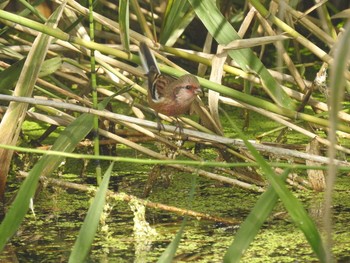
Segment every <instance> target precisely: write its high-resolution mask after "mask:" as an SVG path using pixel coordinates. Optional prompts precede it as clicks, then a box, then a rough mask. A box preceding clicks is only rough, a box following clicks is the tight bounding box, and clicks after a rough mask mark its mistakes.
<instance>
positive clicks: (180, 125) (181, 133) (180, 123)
mask: <svg viewBox="0 0 350 263" xmlns="http://www.w3.org/2000/svg"><path fill="white" fill-rule="evenodd" d="M175 119H176V128H175V130H174V133H176V130H177V129H179V136H180V138H181V139H187V136H186V135H185V134H184V126H183V124H182V122H181V121H180V119H179V118H178V117H175Z"/></svg>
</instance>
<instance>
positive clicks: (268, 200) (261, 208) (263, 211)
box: [224, 170, 289, 263]
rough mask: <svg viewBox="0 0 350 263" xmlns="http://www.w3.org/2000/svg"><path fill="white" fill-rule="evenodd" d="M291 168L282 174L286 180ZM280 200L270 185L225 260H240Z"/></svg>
mask: <svg viewBox="0 0 350 263" xmlns="http://www.w3.org/2000/svg"><path fill="white" fill-rule="evenodd" d="M288 173H289V170H285V172H284V173H283V174H282V175H281V178H283V179H284V180H285V179H286V178H287V176H288ZM277 201H278V195H277V194H276V192H275V190H274V189H273V187H271V186H270V187H269V188H268V189H267V190H266V192H265V193H263V194H262V195H261V196H260V198H259V200H258V201H257V202H256V204H255V206H254V208H253V209H252V210H251V212H250V213H249V215H248V216H247V218H246V219H245V220H244V222H243V223H242V224H241V225H240V227H239V230H238V231H237V234H236V235H235V239H234V240H233V242H232V244H231V245H230V247H229V249H228V250H227V252H226V254H225V256H224V262H225V263H226V262H239V261H240V259H241V257H242V255H243V253H244V251H246V250H247V248H248V246H249V244H250V243H251V242H252V241H253V239H254V237H255V236H256V235H257V234H258V232H259V230H260V228H261V226H262V224H263V223H264V222H265V220H266V218H267V217H268V216H269V215H270V214H271V212H272V210H273V208H274V207H275V205H276V203H277Z"/></svg>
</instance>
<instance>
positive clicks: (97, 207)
mask: <svg viewBox="0 0 350 263" xmlns="http://www.w3.org/2000/svg"><path fill="white" fill-rule="evenodd" d="M112 169H113V163H112V164H111V165H110V166H109V167H108V169H107V171H106V173H105V174H104V176H103V180H102V183H101V185H100V187H99V188H98V190H97V192H96V196H95V199H94V201H93V203H92V204H91V206H90V208H89V211H88V212H87V215H86V217H85V220H84V223H83V225H82V226H81V228H80V231H79V235H78V238H77V240H76V241H75V244H74V247H73V250H72V253H71V254H70V257H69V262H85V259H86V257H87V256H88V253H89V251H90V248H91V245H92V242H93V240H94V237H95V234H96V231H97V227H98V224H99V221H100V216H101V214H102V211H103V207H104V205H105V199H106V194H107V190H108V184H109V179H110V177H111V173H112Z"/></svg>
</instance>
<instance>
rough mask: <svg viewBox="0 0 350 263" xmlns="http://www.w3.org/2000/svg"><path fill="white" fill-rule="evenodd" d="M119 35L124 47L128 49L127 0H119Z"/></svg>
mask: <svg viewBox="0 0 350 263" xmlns="http://www.w3.org/2000/svg"><path fill="white" fill-rule="evenodd" d="M119 25H120V36H121V41H122V45H123V47H124V49H125V50H126V51H127V52H129V51H130V37H129V0H122V1H119Z"/></svg>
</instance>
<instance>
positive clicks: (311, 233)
mask: <svg viewBox="0 0 350 263" xmlns="http://www.w3.org/2000/svg"><path fill="white" fill-rule="evenodd" d="M229 120H230V119H229ZM231 125H232V126H233V127H234V128H235V130H236V132H237V134H238V136H239V137H240V138H241V139H242V140H243V141H244V143H245V145H246V147H247V148H248V150H249V151H250V153H251V154H252V155H253V156H254V158H255V161H256V162H257V163H258V164H259V166H260V168H261V170H262V172H263V174H264V175H265V176H266V177H267V179H268V181H269V183H270V185H271V186H272V187H273V189H274V191H275V192H276V193H277V195H278V197H279V198H280V199H281V201H282V202H283V204H284V206H285V208H286V209H287V211H288V214H289V215H290V217H291V218H292V220H293V222H294V223H295V224H296V226H297V227H298V228H299V229H300V230H301V231H302V232H303V233H304V235H305V237H306V239H307V241H308V242H309V244H310V246H311V248H312V250H313V251H314V253H315V254H316V256H317V257H318V259H319V260H320V262H325V255H326V250H325V247H324V245H323V242H322V239H321V235H320V233H319V232H318V230H317V228H316V225H315V223H314V222H313V221H312V219H311V217H310V216H309V215H308V213H307V212H306V210H305V208H304V207H303V205H302V203H301V202H300V201H299V200H298V199H297V198H296V197H295V196H294V195H293V194H292V193H291V192H290V190H289V189H288V188H287V186H286V185H285V183H284V180H283V179H282V178H281V177H280V176H278V175H276V173H275V172H274V170H273V168H272V167H271V166H270V165H269V164H268V163H267V162H266V161H265V159H264V157H262V156H261V155H260V153H259V152H258V151H257V150H256V149H255V148H254V146H253V145H252V144H251V143H250V142H249V141H248V139H247V138H246V136H245V135H244V134H243V132H242V131H241V130H240V129H239V128H238V127H237V126H236V125H235V124H234V123H233V122H231ZM225 259H226V260H227V261H225V262H231V261H230V259H229V258H225ZM232 262H233V261H232Z"/></svg>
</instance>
